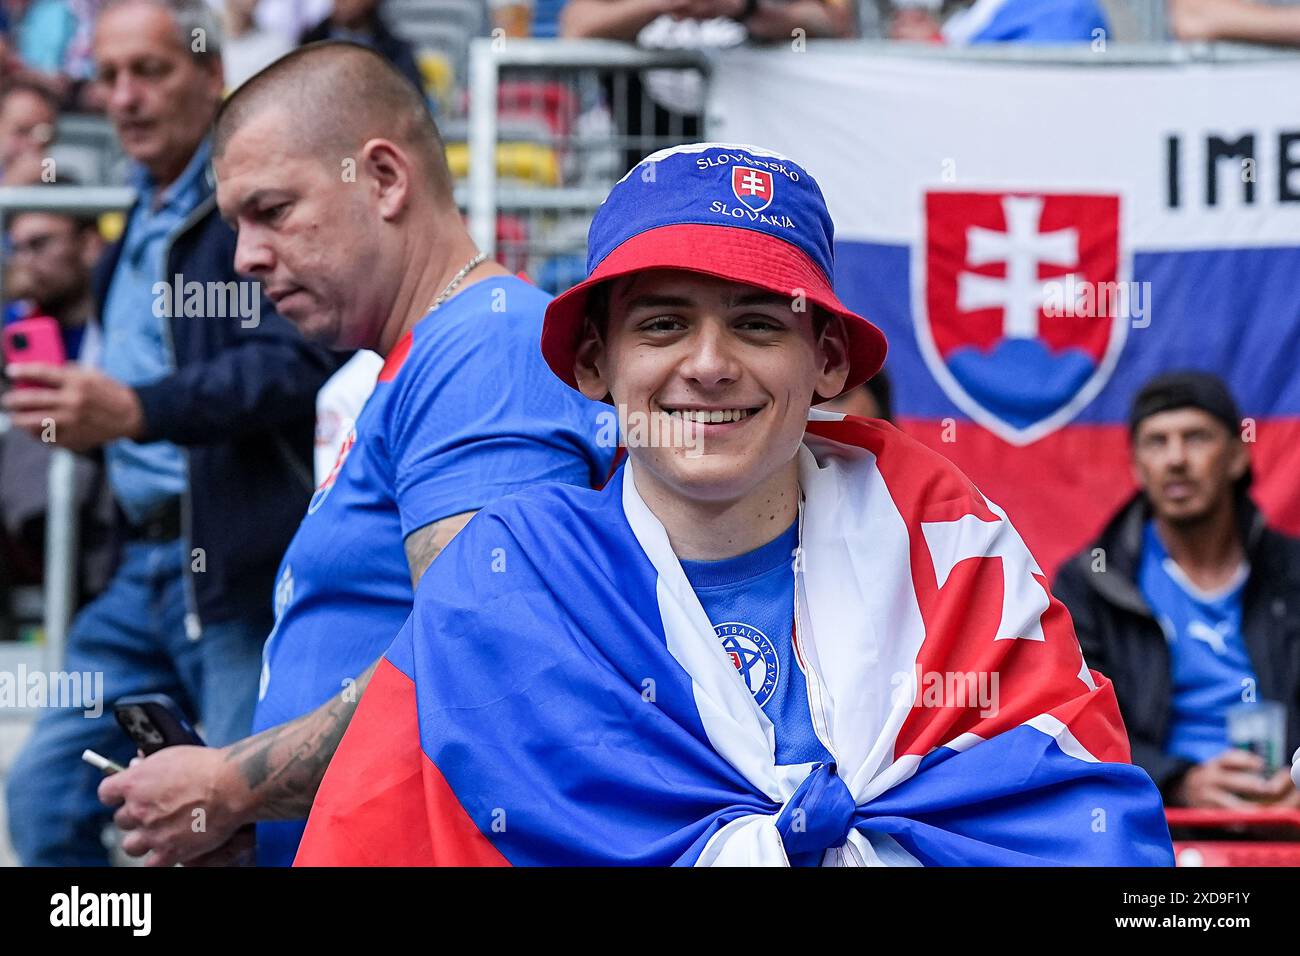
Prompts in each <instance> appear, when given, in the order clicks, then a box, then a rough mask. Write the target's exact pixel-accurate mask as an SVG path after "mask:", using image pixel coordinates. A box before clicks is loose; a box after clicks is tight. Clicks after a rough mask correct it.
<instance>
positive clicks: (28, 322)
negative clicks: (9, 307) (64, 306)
mask: <svg viewBox="0 0 1300 956" xmlns="http://www.w3.org/2000/svg"><path fill="white" fill-rule="evenodd" d="M4 358H5V365H6V366H10V365H21V364H25V363H30V362H41V363H44V364H46V365H64V364H66V363H67V360H68V357H67V355H66V353H65V352H64V350H63V331H62V329H60V328H59V323H58V322H57V321H56V320H55V319H52V318H50V317H49V316H48V315H35V316H32V317H31V318H27V319H20V320H18V321H17V322H13V323H10V324H9V325H7V326H5V329H4ZM13 384H14V387H15V388H30V387H31V386H30V385H29V384H28V383H27V382H24V381H22V380H21V379H18V380H16V381H15V382H14V383H13Z"/></svg>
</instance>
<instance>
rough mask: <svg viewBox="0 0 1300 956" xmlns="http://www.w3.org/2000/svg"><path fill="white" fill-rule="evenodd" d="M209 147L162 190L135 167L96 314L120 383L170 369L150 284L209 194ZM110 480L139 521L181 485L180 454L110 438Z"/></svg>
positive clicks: (162, 276) (107, 362)
mask: <svg viewBox="0 0 1300 956" xmlns="http://www.w3.org/2000/svg"><path fill="white" fill-rule="evenodd" d="M210 151H211V148H210V146H209V144H208V143H207V142H206V141H205V142H204V143H203V145H202V146H200V147H199V149H198V150H197V151H196V152H195V154H194V156H193V158H192V159H191V160H190V163H189V165H188V166H187V167H185V171H184V172H183V173H181V175H180V178H179V179H177V180H176V182H174V183H172V184H171V185H170V186H168V187H167V188H166V189H164V190H162V191H161V192H160V191H159V190H158V187H157V184H156V183H154V181H153V180H152V179H151V178H150V177H149V175H148V174H147V173H145V172H144V171H143V170H141V171H139V172H138V173H137V180H136V184H137V186H138V188H139V202H137V203H136V206H135V209H134V211H133V212H132V213H131V218H130V220H129V221H128V222H127V226H126V232H125V234H124V235H123V239H122V253H121V255H120V257H119V258H118V260H117V265H116V267H115V268H114V270H113V278H112V280H111V282H110V283H109V287H108V296H107V298H106V299H105V301H104V309H103V314H102V316H101V317H100V321H101V325H102V327H103V330H104V353H103V358H102V360H101V362H102V365H103V371H104V373H105V374H106V375H108V376H109V377H110V378H113V379H116V380H117V381H119V382H121V383H123V384H124V385H151V384H153V383H154V382H157V381H158V380H159V379H162V378H165V377H166V376H168V375H170V374H171V373H172V371H173V367H174V366H173V361H172V354H171V347H170V345H169V344H168V340H167V338H166V336H167V335H168V331H167V330H166V329H165V328H164V323H166V322H167V321H168V319H167V318H166V315H167V313H166V311H165V310H163V311H161V315H160V307H158V306H157V304H156V303H157V302H158V297H157V296H156V295H155V294H154V286H155V285H156V284H157V283H158V282H166V283H168V288H170V287H171V282H172V277H171V276H169V275H166V271H167V262H166V258H167V246H168V243H169V242H170V240H171V238H172V236H173V235H174V234H175V233H176V231H177V230H178V229H179V228H180V227H181V225H182V223H184V222H185V220H186V219H187V218H188V217H189V215H190V214H191V213H192V212H194V210H195V209H197V208H198V207H199V204H200V203H202V202H203V200H204V198H205V197H206V195H207V193H208V189H207V184H206V182H205V178H204V177H205V176H206V175H207V172H208V157H209V154H210ZM104 456H105V460H106V462H107V464H108V481H109V484H110V486H111V487H112V489H113V495H114V497H116V498H117V500H118V502H119V503H121V505H122V510H123V511H125V512H126V515H127V517H128V518H130V519H131V520H132V521H135V522H139V521H141V520H143V519H144V518H145V517H146V516H147V515H148V513H149V512H150V510H152V509H153V508H155V507H157V506H158V505H160V504H161V503H162V502H163V501H165V500H166V499H168V498H174V497H176V496H178V495H180V494H181V493H182V492H183V491H184V490H185V459H184V457H183V456H182V454H181V450H180V449H179V448H177V447H176V446H175V445H173V444H172V443H171V442H166V441H155V442H149V443H148V444H144V445H142V444H139V443H137V442H133V441H130V440H128V439H121V440H119V441H115V442H113V443H111V444H110V445H108V446H107V448H106V449H105V450H104Z"/></svg>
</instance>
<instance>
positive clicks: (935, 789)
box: [297, 413, 1173, 866]
mask: <svg viewBox="0 0 1300 956" xmlns="http://www.w3.org/2000/svg"><path fill="white" fill-rule="evenodd" d="M633 475H634V470H633V465H632V463H629V464H628V465H627V467H625V468H623V469H622V470H621V471H620V472H619V474H618V475H616V477H615V479H614V480H613V481H611V482H610V484H609V486H607V487H606V488H605V489H604V490H603V491H600V492H595V491H589V490H583V489H577V488H570V487H565V486H559V485H556V486H549V487H538V488H536V489H532V490H529V491H526V492H523V493H521V494H518V495H514V496H511V497H509V498H506V499H504V500H503V501H501V502H499V503H497V504H495V505H493V506H491V507H489V508H487V509H485V510H484V511H482V512H480V513H479V515H478V516H476V517H475V519H474V520H473V521H472V522H470V524H469V525H468V526H467V527H466V529H465V530H464V531H462V532H461V533H460V534H459V535H458V536H457V537H456V538H455V540H454V541H453V542H452V543H451V545H450V546H449V547H448V548H447V550H446V551H445V552H444V553H443V554H442V555H441V556H440V557H439V558H438V560H437V561H436V562H434V564H433V566H432V567H431V568H430V570H429V571H428V572H427V573H426V574H425V577H424V579H423V580H422V581H421V583H420V586H419V589H418V592H417V595H416V602H415V610H414V612H413V614H412V616H411V618H410V620H409V621H408V622H407V625H406V627H405V628H404V629H403V630H402V632H401V634H400V636H399V637H398V638H397V640H396V642H395V643H394V644H393V646H392V648H390V650H389V651H388V653H387V655H386V657H385V659H384V660H383V661H382V662H381V664H380V666H379V669H378V671H377V672H376V674H375V676H374V678H373V679H372V682H371V684H370V686H369V687H368V688H367V690H366V692H365V694H364V696H363V697H362V700H361V703H360V705H359V707H358V709H357V713H356V714H355V716H354V717H353V720H352V723H351V726H350V727H349V728H348V731H347V734H346V735H345V736H344V738H343V741H342V743H341V745H340V747H339V750H338V753H337V755H336V756H335V758H334V760H333V762H332V763H331V764H330V767H329V770H328V771H327V773H326V775H325V779H324V781H323V783H322V785H321V789H320V792H319V794H318V795H317V798H316V803H315V806H314V807H313V809H312V813H311V818H310V820H309V822H308V825H307V831H306V835H305V837H304V839H303V843H302V847H301V849H300V851H299V854H298V858H297V863H298V864H299V865H487V864H516V865H520V864H523V865H528V864H532V865H538V864H577V865H622V864H641V865H668V864H675V865H732V864H745V865H751V864H753V865H786V864H817V863H820V864H823V865H891V866H897V865H903V866H915V865H927V866H929V865H988V866H998V865H1045V864H1065V865H1071V864H1074V865H1172V863H1173V853H1172V849H1171V846H1170V842H1169V833H1168V829H1167V828H1166V826H1165V822H1164V815H1163V809H1162V806H1161V802H1160V797H1159V794H1158V793H1157V791H1156V788H1155V786H1154V784H1152V782H1151V779H1150V778H1149V777H1148V776H1147V775H1146V773H1145V772H1144V771H1143V770H1141V769H1139V768H1137V767H1134V766H1132V765H1131V764H1130V763H1129V762H1128V760H1129V751H1128V744H1127V741H1126V736H1125V732H1124V726H1123V723H1122V722H1121V720H1120V716H1119V711H1118V709H1117V706H1116V702H1115V697H1114V694H1113V691H1112V688H1111V685H1110V683H1109V681H1107V680H1106V678H1105V677H1103V676H1102V675H1100V674H1097V673H1094V672H1090V671H1089V670H1088V668H1087V667H1086V665H1085V664H1084V662H1083V658H1082V655H1081V654H1080V651H1079V645H1078V642H1077V640H1076V639H1075V636H1074V632H1073V629H1072V626H1071V623H1070V619H1069V616H1068V614H1067V613H1066V612H1065V610H1064V608H1063V607H1062V606H1061V604H1060V603H1059V602H1057V601H1056V600H1055V599H1053V598H1052V597H1051V595H1050V593H1049V591H1048V589H1047V582H1046V580H1045V578H1044V576H1043V574H1042V571H1041V569H1040V567H1039V566H1038V564H1036V563H1035V561H1034V559H1033V557H1031V555H1030V554H1029V552H1028V550H1027V549H1026V548H1025V546H1024V543H1023V542H1022V541H1021V538H1020V536H1019V534H1017V532H1016V529H1015V528H1014V527H1013V526H1012V523H1011V522H1010V521H1009V520H1008V519H1007V516H1006V515H1005V514H1004V513H1003V511H1002V510H1001V509H1000V508H998V507H997V506H996V505H994V504H993V503H992V502H991V501H989V500H987V499H985V498H984V497H983V495H981V494H980V492H979V491H978V490H977V489H976V488H975V487H974V486H973V485H972V484H971V483H970V482H969V481H968V480H967V479H966V478H965V477H964V476H963V475H962V474H961V473H960V472H959V471H958V470H957V469H956V467H955V466H953V465H952V464H951V463H950V462H948V461H947V460H946V459H944V458H943V457H942V456H940V455H938V454H936V453H935V452H933V451H931V450H930V449H928V448H926V447H925V446H924V445H922V444H920V443H919V442H917V441H915V440H914V439H911V438H909V437H907V436H906V435H904V434H903V433H902V432H900V431H898V430H897V429H895V428H893V427H892V426H889V425H887V424H885V423H883V422H876V421H868V420H866V419H860V418H841V417H839V416H832V415H826V414H818V413H814V415H813V417H812V419H811V420H810V422H809V425H808V429H807V433H806V437H805V442H804V444H803V446H801V448H800V451H799V480H800V484H801V487H802V490H803V493H804V497H805V503H804V508H803V532H802V539H801V540H802V544H801V547H800V548H799V550H798V552H797V553H795V554H793V555H792V556H791V575H792V581H793V586H794V587H795V588H796V595H797V603H796V606H797V607H798V608H799V609H800V610H799V613H798V620H797V623H796V628H795V641H794V646H795V651H796V654H797V656H798V662H797V663H798V666H799V667H800V668H801V670H802V671H803V672H804V675H805V676H806V679H807V681H808V687H809V694H808V697H809V700H810V702H811V703H810V708H811V711H812V714H811V716H812V720H813V726H814V729H815V730H816V732H817V734H818V736H819V737H820V738H821V740H822V742H823V743H824V744H825V745H826V747H827V749H828V750H829V751H830V753H832V754H833V755H834V757H835V763H834V765H833V766H832V765H824V764H816V765H813V764H800V765H794V766H791V765H778V764H776V763H775V761H774V758H773V754H774V746H773V739H774V738H773V729H772V725H771V723H770V722H769V721H768V719H767V717H766V715H765V714H764V713H763V711H762V709H761V708H760V707H759V706H758V704H757V703H756V702H755V699H754V697H753V695H752V694H751V692H750V688H749V685H748V683H747V682H746V681H745V680H744V679H743V676H744V675H742V674H738V673H737V671H738V669H741V668H744V667H746V666H749V664H748V663H747V662H746V660H745V658H744V656H743V655H740V654H734V653H732V654H729V653H728V652H727V651H726V650H724V648H723V645H722V643H721V642H720V641H719V640H718V638H717V636H716V634H715V632H714V629H713V626H712V625H711V624H710V622H709V619H708V617H707V615H706V614H705V612H704V609H703V608H702V607H701V605H700V602H699V600H698V598H697V597H696V596H695V592H694V591H693V590H692V589H691V587H690V584H689V583H688V581H687V579H686V576H685V574H684V573H683V571H682V568H681V565H680V564H679V562H678V561H677V558H676V557H675V556H674V554H673V552H672V549H671V548H670V546H669V542H668V538H667V535H666V533H665V531H664V529H663V526H662V525H661V524H660V523H659V521H658V520H657V519H656V518H655V517H654V515H653V514H652V513H651V512H650V510H649V508H648V507H647V506H646V505H645V503H644V502H643V501H642V499H641V497H640V496H639V495H638V493H637V491H636V485H635V481H634V478H633Z"/></svg>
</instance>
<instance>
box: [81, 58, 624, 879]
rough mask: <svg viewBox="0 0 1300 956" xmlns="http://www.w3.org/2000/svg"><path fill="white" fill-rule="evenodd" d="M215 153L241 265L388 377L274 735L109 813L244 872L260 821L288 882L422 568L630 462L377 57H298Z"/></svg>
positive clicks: (312, 509)
mask: <svg viewBox="0 0 1300 956" xmlns="http://www.w3.org/2000/svg"><path fill="white" fill-rule="evenodd" d="M213 149H214V160H215V168H216V173H217V180H218V184H217V199H218V204H219V205H220V208H221V213H222V215H223V216H224V217H225V218H226V220H227V221H228V222H230V223H231V224H232V225H233V226H234V227H235V228H236V229H237V232H238V245H237V248H236V254H235V266H236V268H237V269H238V270H240V271H241V272H243V273H245V274H246V275H249V276H251V277H254V278H256V279H258V280H260V281H261V282H262V284H263V285H264V286H265V288H266V290H267V294H268V295H269V296H270V298H271V300H272V301H273V302H275V304H276V308H277V310H278V311H279V313H280V314H281V315H282V316H284V317H285V318H287V319H288V320H289V321H290V322H292V323H293V324H294V325H296V326H297V327H298V328H299V329H300V330H301V331H302V332H303V333H304V334H305V335H306V336H307V337H308V338H311V339H314V340H315V341H318V342H321V343H324V344H326V345H328V346H330V347H331V348H335V349H339V350H346V349H358V348H369V349H373V350H375V351H376V352H378V353H379V354H380V355H382V356H384V359H385V361H384V366H383V368H382V370H381V371H380V373H379V381H378V383H377V385H376V387H375V391H374V393H373V394H372V395H371V397H370V399H369V401H368V402H367V404H366V406H365V408H364V409H363V411H362V412H361V414H360V416H359V417H358V418H357V421H356V425H355V426H354V428H353V431H352V433H351V434H350V435H349V436H348V437H347V439H346V440H345V441H344V443H343V447H342V450H341V451H340V453H339V458H338V461H337V462H336V464H335V465H334V468H333V470H332V471H331V472H330V474H329V475H328V476H327V477H326V478H325V480H324V482H322V484H321V486H320V487H319V488H318V489H317V491H316V494H315V496H314V497H313V498H312V500H311V503H310V505H309V506H308V509H307V514H306V516H305V517H304V518H303V520H302V524H301V525H300V527H299V529H298V533H297V535H296V536H295V538H294V540H293V542H292V544H290V546H289V549H288V550H287V551H286V552H285V555H284V559H283V561H282V563H281V565H280V570H279V575H278V577H277V579H276V581H277V583H276V592H275V626H274V627H273V628H272V630H271V633H270V636H269V637H268V639H267V642H266V647H265V650H264V652H263V668H262V678H261V688H260V697H259V701H258V705H257V711H256V715H255V719H254V730H255V731H257V733H255V735H254V736H253V737H251V738H249V739H247V740H244V741H241V742H239V743H236V744H234V745H232V746H230V747H225V748H222V749H211V748H200V747H171V748H167V749H165V750H162V751H159V752H158V753H156V754H154V755H153V756H150V757H147V758H145V759H144V760H142V761H140V762H138V763H136V764H135V765H134V766H132V767H131V768H129V769H128V770H127V771H126V772H125V773H119V774H116V775H114V776H113V777H110V778H108V779H107V780H105V781H104V783H103V784H102V785H101V787H100V796H101V799H103V800H104V801H105V802H106V803H109V804H122V807H121V809H119V810H118V812H117V820H118V822H119V824H120V825H122V826H123V827H124V828H127V829H129V830H130V831H131V832H130V833H128V834H127V836H126V838H125V840H124V841H123V846H124V848H125V849H126V850H127V852H128V853H133V854H136V855H140V854H144V853H150V862H152V863H156V864H160V865H166V864H169V863H173V862H176V861H182V862H183V861H195V860H196V858H198V857H200V856H203V857H204V858H205V862H210V861H214V860H226V859H231V858H235V857H237V856H238V855H239V854H240V852H241V851H242V850H243V849H244V847H243V845H242V844H243V843H244V842H246V836H245V835H244V834H243V833H242V832H241V828H243V827H244V826H245V825H246V824H248V823H252V822H258V823H259V825H258V829H257V861H258V862H259V863H260V864H264V865H281V864H288V863H290V862H292V860H293V857H294V853H295V851H296V849H297V845H298V840H299V838H300V836H301V833H302V828H303V821H304V820H305V818H306V816H307V811H308V810H309V809H310V807H311V801H312V798H313V797H314V795H315V793H316V788H317V786H318V785H319V783H320V779H321V777H322V776H323V774H324V771H325V767H326V765H327V764H328V763H329V760H330V757H331V756H332V755H333V753H334V749H335V747H336V746H337V744H338V741H339V739H340V738H341V737H342V735H343V731H344V730H345V729H346V727H347V724H348V721H349V720H350V718H351V715H352V711H353V710H354V708H355V706H356V701H357V700H358V698H359V697H360V695H361V691H362V690H363V689H364V687H365V685H366V683H367V682H368V681H369V678H370V674H371V673H372V671H373V670H374V665H375V664H376V663H377V661H378V659H379V658H380V656H381V655H382V654H383V652H384V651H385V649H386V648H387V647H388V645H389V644H390V643H391V642H392V640H393V638H394V637H395V636H396V635H397V633H398V631H399V630H400V629H401V627H402V624H403V623H404V622H405V621H406V618H407V617H408V616H409V614H410V611H411V607H412V603H413V601H414V585H415V583H416V582H417V581H419V579H420V577H421V575H422V574H423V573H424V571H425V569H426V568H428V567H429V565H430V563H431V562H432V561H433V560H434V558H435V557H436V556H437V555H438V553H439V552H440V551H441V550H442V549H443V548H444V547H445V546H446V545H447V543H448V542H449V541H450V540H451V538H452V536H453V535H455V534H456V533H457V532H458V531H459V530H460V529H461V528H463V527H464V526H465V524H466V523H467V522H468V521H469V519H470V518H471V517H472V516H473V514H474V513H475V512H476V511H478V510H479V509H480V508H482V507H484V506H486V505H489V504H491V503H493V502H494V501H496V500H497V499H499V498H501V497H503V496H505V495H507V494H510V493H511V492H514V491H517V490H521V489H523V488H526V487H529V486H532V485H535V484H537V483H539V482H546V481H561V482H566V483H570V484H576V485H584V486H590V485H593V484H598V483H600V482H601V481H603V479H604V478H605V477H606V476H607V475H608V473H609V465H610V460H611V458H612V454H613V449H612V448H601V447H598V445H597V436H598V435H599V434H601V432H602V428H601V420H600V419H599V418H598V416H599V414H600V406H599V405H597V404H595V403H593V402H590V401H588V400H587V399H585V398H583V397H582V396H580V395H579V394H578V393H576V392H574V391H572V390H570V389H567V388H565V387H564V386H563V385H562V384H561V383H560V382H559V381H558V380H557V379H555V377H554V376H553V375H551V374H550V371H549V370H548V369H547V367H546V365H545V363H544V362H543V361H542V357H541V355H540V353H539V352H538V349H537V341H538V338H539V336H540V335H541V326H542V316H543V313H544V311H545V308H546V304H547V302H548V301H549V299H548V296H547V295H546V294H545V293H543V292H541V291H539V290H538V289H535V288H533V287H532V286H530V285H529V284H528V283H526V282H523V281H521V280H520V279H518V278H515V277H514V276H511V275H510V274H509V273H508V272H507V271H506V270H505V269H504V268H502V267H501V266H500V265H498V264H497V263H495V262H492V261H490V260H489V259H488V258H487V256H486V255H485V254H484V253H481V252H479V251H478V249H477V248H476V247H475V246H474V243H473V240H472V239H471V238H470V236H469V234H468V233H467V232H466V230H465V226H464V224H463V222H462V221H461V218H460V213H459V212H458V210H457V209H456V205H455V202H454V200H453V198H452V191H451V175H450V173H449V171H448V169H447V164H446V160H445V158H444V156H443V149H442V142H441V139H440V138H439V135H438V130H437V127H436V126H435V125H434V122H433V119H432V117H431V116H430V115H429V112H428V109H427V108H426V106H425V104H424V102H423V101H422V100H421V98H420V95H419V93H418V92H417V91H416V90H414V89H413V88H412V87H411V85H410V84H409V83H408V82H407V81H406V80H405V79H403V78H402V76H401V75H400V74H398V73H396V72H395V71H394V69H393V68H392V67H391V66H389V65H388V63H386V62H385V61H384V60H383V59H382V58H381V57H379V56H378V55H377V54H375V53H373V52H372V51H370V50H369V49H367V48H365V47H362V46H358V45H355V44H350V43H336V42H329V43H319V44H313V45H311V46H307V47H303V48H302V49H300V50H296V51H294V52H293V53H290V54H289V55H287V56H286V57H284V58H283V59H281V60H279V61H277V62H276V63H274V64H272V65H271V66H269V67H268V68H267V69H266V70H264V71H263V72H261V73H260V74H258V75H257V76H255V77H253V78H252V79H250V80H249V81H248V82H247V83H245V84H244V85H243V86H242V87H240V89H239V90H238V91H237V92H236V93H235V94H234V95H233V96H231V98H230V99H229V100H228V101H227V102H226V103H225V104H224V105H223V107H222V109H221V111H220V113H219V114H218V116H217V120H216V125H215V130H214V134H213ZM487 560H491V556H487ZM200 807H201V808H203V810H204V813H205V814H206V819H207V829H206V832H204V833H194V832H193V831H192V828H191V825H190V824H191V820H192V819H193V816H192V811H193V810H195V809H198V808H200ZM232 837H237V838H236V839H232ZM151 851H152V852H151Z"/></svg>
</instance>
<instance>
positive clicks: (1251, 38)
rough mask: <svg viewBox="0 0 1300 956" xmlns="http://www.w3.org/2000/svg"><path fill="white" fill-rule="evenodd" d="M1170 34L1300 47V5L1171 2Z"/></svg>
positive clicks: (1182, 37) (1234, 0) (1247, 0)
mask: <svg viewBox="0 0 1300 956" xmlns="http://www.w3.org/2000/svg"><path fill="white" fill-rule="evenodd" d="M1168 16H1169V32H1170V33H1171V34H1173V36H1174V38H1175V39H1178V40H1187V41H1191V40H1237V41H1239V42H1242V43H1281V44H1286V45H1288V46H1296V45H1300V6H1296V5H1294V4H1288V5H1285V6H1275V5H1272V4H1264V3H1253V2H1250V0H1169V7H1168Z"/></svg>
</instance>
